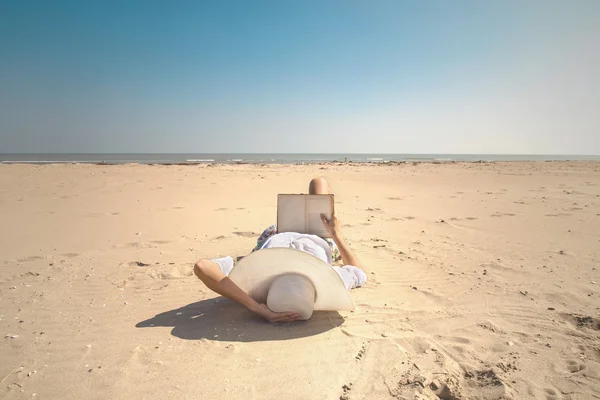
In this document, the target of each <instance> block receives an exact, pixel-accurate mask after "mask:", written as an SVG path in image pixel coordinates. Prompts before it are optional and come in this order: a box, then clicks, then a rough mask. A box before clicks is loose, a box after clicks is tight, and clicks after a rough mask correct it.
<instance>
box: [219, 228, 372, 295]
mask: <svg viewBox="0 0 600 400" xmlns="http://www.w3.org/2000/svg"><path fill="white" fill-rule="evenodd" d="M278 247H284V248H291V249H296V250H300V251H304V252H306V253H309V254H312V255H313V256H315V257H317V258H320V259H321V260H323V261H325V262H326V263H327V264H329V265H331V264H332V258H331V248H330V247H329V244H328V243H327V242H326V241H325V240H323V239H322V238H320V237H318V236H316V235H308V234H303V233H295V232H285V233H278V234H276V235H273V236H271V237H270V238H269V239H268V240H267V241H266V242H265V244H264V245H263V246H262V247H261V249H268V248H278ZM212 261H214V262H216V263H217V264H219V267H220V268H221V271H223V273H224V274H225V275H229V273H230V272H231V270H232V269H233V258H231V257H229V256H227V257H222V258H215V259H213V260H212ZM332 268H333V269H334V270H335V272H337V273H338V275H339V276H340V277H341V278H342V281H344V286H345V287H346V290H350V289H354V288H356V287H359V286H362V285H364V284H365V282H366V281H367V275H366V274H365V273H364V272H363V271H362V270H361V269H360V268H358V267H355V266H353V265H344V266H343V267H332Z"/></svg>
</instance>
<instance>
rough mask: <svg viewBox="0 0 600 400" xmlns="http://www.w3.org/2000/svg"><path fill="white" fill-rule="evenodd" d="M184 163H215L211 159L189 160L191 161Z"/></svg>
mask: <svg viewBox="0 0 600 400" xmlns="http://www.w3.org/2000/svg"><path fill="white" fill-rule="evenodd" d="M185 161H186V162H215V160H213V159H198V160H195V159H191V160H185Z"/></svg>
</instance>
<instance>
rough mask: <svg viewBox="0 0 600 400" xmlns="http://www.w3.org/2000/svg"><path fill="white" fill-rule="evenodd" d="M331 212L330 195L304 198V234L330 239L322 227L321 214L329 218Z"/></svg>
mask: <svg viewBox="0 0 600 400" xmlns="http://www.w3.org/2000/svg"><path fill="white" fill-rule="evenodd" d="M332 212H333V197H332V196H330V195H313V196H307V197H306V233H310V234H313V235H317V236H320V237H324V238H328V237H330V235H329V232H328V231H327V229H326V228H325V226H324V225H323V221H322V220H321V214H325V216H326V217H327V218H331V213H332Z"/></svg>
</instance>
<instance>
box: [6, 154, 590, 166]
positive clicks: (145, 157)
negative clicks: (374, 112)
mask: <svg viewBox="0 0 600 400" xmlns="http://www.w3.org/2000/svg"><path fill="white" fill-rule="evenodd" d="M510 161H522V162H523V161H600V155H527V154H518V155H515V154H236V153H231V154H194V153H190V154H100V153H99V154H0V163H2V164H100V165H113V164H118V165H121V164H160V165H210V164H217V165H222V164H284V165H321V164H332V163H333V164H335V163H348V164H360V165H364V164H377V165H379V164H383V165H393V164H404V163H423V162H425V163H436V164H441V163H453V162H480V163H483V162H510Z"/></svg>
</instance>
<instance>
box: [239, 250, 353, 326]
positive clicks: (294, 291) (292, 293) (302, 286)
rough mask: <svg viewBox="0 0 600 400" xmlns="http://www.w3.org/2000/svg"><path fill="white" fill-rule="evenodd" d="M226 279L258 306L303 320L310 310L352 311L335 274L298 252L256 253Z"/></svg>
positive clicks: (243, 261) (330, 269) (325, 266)
mask: <svg viewBox="0 0 600 400" xmlns="http://www.w3.org/2000/svg"><path fill="white" fill-rule="evenodd" d="M229 278H230V279H231V280H232V281H233V282H235V284H237V285H238V286H239V287H240V288H241V289H242V290H244V291H245V292H246V293H248V294H249V295H250V297H252V298H253V299H254V300H256V301H257V302H259V303H265V302H266V303H267V306H268V307H269V308H270V309H271V310H273V311H276V312H277V311H295V312H298V313H299V314H300V315H301V316H302V317H303V318H304V319H308V318H310V315H312V310H313V309H314V310H315V311H318V310H322V311H341V310H353V309H354V303H353V302H352V299H351V298H350V294H349V293H348V291H347V290H346V287H345V286H344V282H343V281H342V278H341V277H340V276H339V275H338V274H337V272H335V271H334V270H333V268H331V266H330V265H329V264H327V263H326V262H324V261H323V260H321V259H319V258H317V257H315V256H313V255H311V254H308V253H306V252H303V251H300V250H295V249H289V248H269V249H262V250H257V251H255V252H253V253H250V254H249V255H247V256H246V257H244V258H242V259H241V260H240V261H238V263H237V264H236V265H235V266H234V267H233V269H232V270H231V273H230V274H229ZM311 284H312V285H311ZM313 299H314V302H313ZM311 303H312V306H313V307H312V309H310V305H311ZM294 305H295V306H294Z"/></svg>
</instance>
